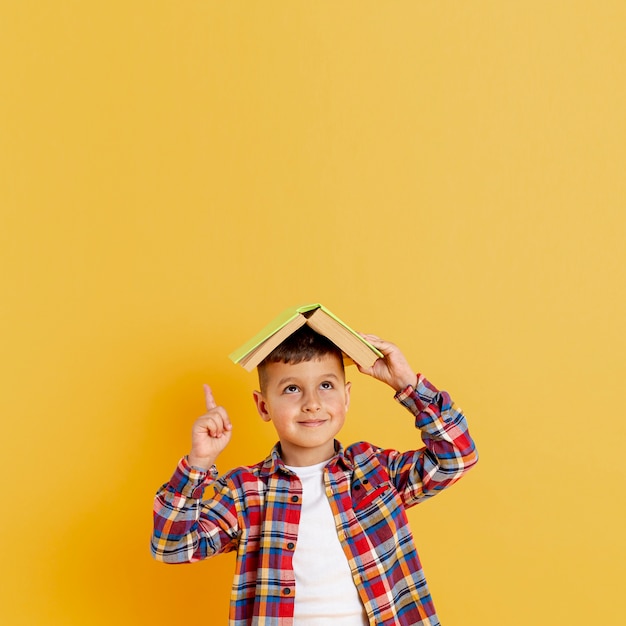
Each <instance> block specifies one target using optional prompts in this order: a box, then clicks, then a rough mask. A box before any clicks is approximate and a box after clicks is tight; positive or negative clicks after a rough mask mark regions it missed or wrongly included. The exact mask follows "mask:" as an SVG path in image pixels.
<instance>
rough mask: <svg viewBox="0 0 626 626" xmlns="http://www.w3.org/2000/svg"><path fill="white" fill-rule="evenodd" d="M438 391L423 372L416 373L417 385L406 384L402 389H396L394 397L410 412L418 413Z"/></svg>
mask: <svg viewBox="0 0 626 626" xmlns="http://www.w3.org/2000/svg"><path fill="white" fill-rule="evenodd" d="M438 393H439V390H438V389H437V388H436V387H435V386H434V385H433V384H432V383H430V382H429V381H428V380H426V377H425V376H424V375H423V374H418V375H417V385H416V386H415V387H414V386H413V385H407V386H406V387H405V388H404V389H402V390H400V391H398V392H397V393H396V394H395V395H394V398H395V399H396V400H397V401H398V402H399V403H400V404H402V405H404V406H405V407H406V408H407V409H410V410H411V412H413V413H415V411H416V410H417V412H418V413H419V412H420V411H424V410H425V409H427V408H428V406H429V405H430V404H432V402H433V400H434V399H435V397H436V396H437V394H438Z"/></svg>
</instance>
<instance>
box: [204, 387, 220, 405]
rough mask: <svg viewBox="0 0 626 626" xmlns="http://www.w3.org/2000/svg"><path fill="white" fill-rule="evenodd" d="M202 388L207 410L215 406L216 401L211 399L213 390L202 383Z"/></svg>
mask: <svg viewBox="0 0 626 626" xmlns="http://www.w3.org/2000/svg"><path fill="white" fill-rule="evenodd" d="M202 386H203V388H204V401H205V402H206V408H207V411H211V410H212V409H215V408H217V403H216V402H215V400H214V399H213V392H212V391H211V387H209V386H208V385H202Z"/></svg>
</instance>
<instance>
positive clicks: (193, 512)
mask: <svg viewBox="0 0 626 626" xmlns="http://www.w3.org/2000/svg"><path fill="white" fill-rule="evenodd" d="M216 476H217V471H216V470H215V469H214V468H212V470H209V471H202V470H199V469H196V468H193V467H191V466H190V465H189V464H188V463H187V459H186V458H183V459H181V460H180V462H179V463H178V467H177V468H176V471H175V472H174V475H173V476H172V478H171V479H170V481H169V482H168V483H166V484H165V485H163V487H161V489H159V491H158V492H157V494H156V497H155V499H154V512H153V515H154V527H153V533H152V542H151V549H152V555H153V556H154V558H155V559H157V560H158V561H163V562H165V563H189V562H192V561H198V560H200V559H204V558H207V557H209V556H213V555H214V554H218V553H220V552H228V551H229V550H231V549H232V548H233V546H234V544H235V542H236V539H237V536H238V527H237V514H236V511H235V507H234V503H233V498H232V497H231V495H230V493H229V490H228V489H227V488H225V487H224V485H221V484H220V483H219V481H216V480H215V479H216ZM206 488H213V489H214V494H213V497H212V498H211V499H209V500H207V501H206V502H203V501H202V496H203V493H204V491H205V489H206Z"/></svg>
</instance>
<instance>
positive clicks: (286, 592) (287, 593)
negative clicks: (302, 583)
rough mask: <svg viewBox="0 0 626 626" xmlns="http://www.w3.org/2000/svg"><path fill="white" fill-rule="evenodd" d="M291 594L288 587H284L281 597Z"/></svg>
mask: <svg viewBox="0 0 626 626" xmlns="http://www.w3.org/2000/svg"><path fill="white" fill-rule="evenodd" d="M290 594H291V589H289V587H285V588H284V589H283V595H285V596H288V595H290Z"/></svg>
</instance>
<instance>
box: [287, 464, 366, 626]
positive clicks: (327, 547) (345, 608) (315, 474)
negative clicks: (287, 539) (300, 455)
mask: <svg viewBox="0 0 626 626" xmlns="http://www.w3.org/2000/svg"><path fill="white" fill-rule="evenodd" d="M327 463H328V461H324V462H323V463H319V464H317V465H311V466H308V467H292V466H287V467H288V468H289V469H290V470H291V471H292V472H293V473H294V474H297V476H298V478H299V479H300V482H301V483H302V489H303V493H302V512H301V515H300V525H299V527H298V541H297V543H296V549H295V552H294V555H293V569H294V575H295V578H296V599H295V609H294V610H295V613H294V624H295V625H296V626H329V625H330V624H332V626H367V625H368V624H369V622H368V620H367V615H366V613H365V609H364V608H363V603H362V602H361V600H360V599H359V594H358V592H357V590H356V587H355V586H354V581H353V580H352V574H351V572H350V566H349V565H348V559H347V558H346V555H345V554H344V552H343V549H342V547H341V544H340V543H339V538H338V537H337V529H336V527H335V521H334V519H333V513H332V510H331V508H330V504H329V502H328V498H327V496H326V492H325V486H324V466H325V465H326V464H327Z"/></svg>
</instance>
